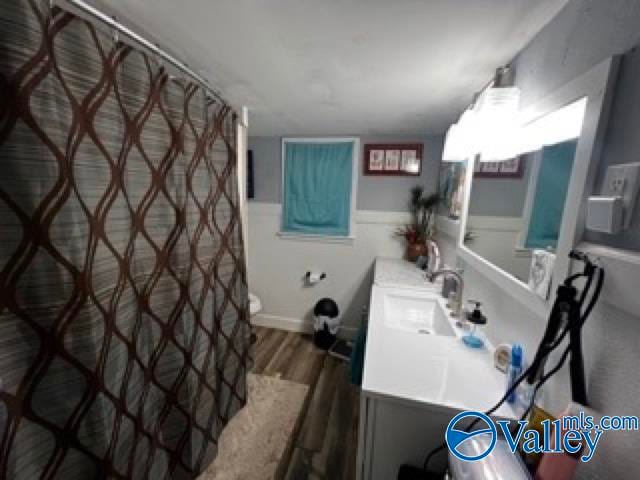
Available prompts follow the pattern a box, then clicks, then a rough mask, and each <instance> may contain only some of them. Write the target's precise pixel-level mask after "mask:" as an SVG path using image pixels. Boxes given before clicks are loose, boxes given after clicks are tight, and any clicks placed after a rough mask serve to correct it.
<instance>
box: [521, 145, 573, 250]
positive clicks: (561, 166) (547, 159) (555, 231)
mask: <svg viewBox="0 0 640 480" xmlns="http://www.w3.org/2000/svg"><path fill="white" fill-rule="evenodd" d="M577 144H578V143H577V141H575V140H571V141H568V142H562V143H558V144H556V145H552V146H549V147H544V148H543V150H542V159H541V162H542V163H541V164H540V172H539V174H538V181H537V183H536V193H535V197H534V202H533V208H532V210H531V219H530V220H529V229H528V232H527V240H526V242H525V247H526V248H552V249H555V248H556V247H557V246H558V236H559V235H560V225H562V214H563V213H564V204H565V200H566V199H567V190H568V189H569V180H571V171H572V170H573V159H574V157H575V154H576V147H577Z"/></svg>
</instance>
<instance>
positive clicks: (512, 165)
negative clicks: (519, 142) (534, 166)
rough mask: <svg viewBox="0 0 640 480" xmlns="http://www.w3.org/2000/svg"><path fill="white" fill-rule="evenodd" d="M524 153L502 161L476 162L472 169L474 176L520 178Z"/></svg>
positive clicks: (522, 171)
mask: <svg viewBox="0 0 640 480" xmlns="http://www.w3.org/2000/svg"><path fill="white" fill-rule="evenodd" d="M524 163H525V157H524V155H521V156H518V157H514V158H512V159H510V160H505V161H503V162H476V164H475V168H474V169H473V176H474V177H475V178H522V175H523V174H524Z"/></svg>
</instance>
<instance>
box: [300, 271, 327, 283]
mask: <svg viewBox="0 0 640 480" xmlns="http://www.w3.org/2000/svg"><path fill="white" fill-rule="evenodd" d="M325 278H327V274H326V273H324V272H322V273H321V274H320V280H324V279H325ZM304 279H305V280H306V281H307V282H310V281H311V272H310V271H308V272H307V273H305V274H304Z"/></svg>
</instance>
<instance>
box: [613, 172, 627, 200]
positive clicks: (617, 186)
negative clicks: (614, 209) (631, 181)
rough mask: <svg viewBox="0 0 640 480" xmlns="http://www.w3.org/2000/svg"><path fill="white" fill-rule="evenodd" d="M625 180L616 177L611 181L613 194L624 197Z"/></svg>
mask: <svg viewBox="0 0 640 480" xmlns="http://www.w3.org/2000/svg"><path fill="white" fill-rule="evenodd" d="M624 184H625V180H624V178H621V177H615V178H612V179H611V192H612V193H614V194H616V195H617V196H620V197H621V196H622V194H623V193H624Z"/></svg>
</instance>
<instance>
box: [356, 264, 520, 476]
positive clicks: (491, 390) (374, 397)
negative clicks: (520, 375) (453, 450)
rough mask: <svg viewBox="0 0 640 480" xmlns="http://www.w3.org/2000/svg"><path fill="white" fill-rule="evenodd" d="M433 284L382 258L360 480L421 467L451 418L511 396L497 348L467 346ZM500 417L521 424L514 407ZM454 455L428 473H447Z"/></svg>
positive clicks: (374, 297) (365, 383)
mask: <svg viewBox="0 0 640 480" xmlns="http://www.w3.org/2000/svg"><path fill="white" fill-rule="evenodd" d="M439 289H440V287H439V286H438V285H433V284H428V283H426V282H425V280H424V273H423V272H421V271H419V270H418V269H416V268H415V266H414V265H412V264H410V263H409V262H404V261H402V260H389V259H377V260H376V265H375V274H374V285H373V287H372V289H371V301H370V305H369V326H368V331H367V342H366V349H365V359H364V372H363V380H362V390H361V395H360V402H361V404H360V425H359V435H358V458H357V470H356V476H357V478H358V480H393V479H395V478H397V476H398V470H399V468H400V466H401V465H403V464H409V465H414V466H421V465H422V464H423V462H424V459H425V457H426V455H427V454H428V453H429V452H430V451H431V450H432V449H434V448H436V447H438V446H439V445H441V444H442V442H443V441H444V433H445V430H446V428H447V425H448V424H449V422H450V421H451V419H452V418H453V417H454V416H455V415H456V414H457V413H459V412H461V411H465V410H475V411H485V410H488V409H489V408H490V407H492V406H493V404H495V402H496V401H497V400H498V399H499V398H500V397H501V396H502V394H503V393H504V389H505V382H506V379H505V376H504V374H501V373H500V372H498V371H497V370H496V369H495V368H494V367H493V360H492V354H491V346H490V345H488V347H489V348H484V349H472V348H469V347H467V346H465V345H464V343H463V342H462V341H461V337H462V336H463V335H464V334H465V331H463V330H461V329H460V328H458V327H457V326H456V325H455V319H453V318H452V317H451V311H450V310H449V309H447V307H446V302H445V301H444V299H443V298H442V297H441V296H440V294H439ZM497 415H498V416H500V417H504V418H515V414H514V413H513V412H512V411H511V409H510V407H509V406H503V407H502V408H501V409H500V410H498V412H497ZM446 460H447V452H446V451H443V452H440V453H439V454H438V455H436V456H435V457H433V459H432V461H431V462H430V464H429V466H430V468H433V469H440V468H443V467H444V465H445V462H446Z"/></svg>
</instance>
